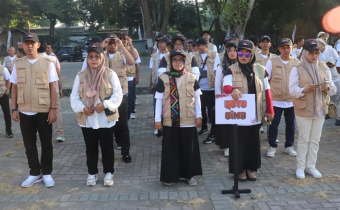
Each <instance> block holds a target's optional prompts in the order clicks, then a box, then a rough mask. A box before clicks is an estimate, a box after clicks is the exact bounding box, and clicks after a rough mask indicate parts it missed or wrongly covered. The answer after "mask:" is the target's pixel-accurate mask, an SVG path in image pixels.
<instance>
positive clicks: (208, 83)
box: [194, 38, 221, 144]
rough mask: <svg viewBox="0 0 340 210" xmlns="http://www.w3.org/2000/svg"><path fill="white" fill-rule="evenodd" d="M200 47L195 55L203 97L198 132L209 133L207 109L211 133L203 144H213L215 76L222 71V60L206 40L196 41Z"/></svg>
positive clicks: (199, 133)
mask: <svg viewBox="0 0 340 210" xmlns="http://www.w3.org/2000/svg"><path fill="white" fill-rule="evenodd" d="M196 42H197V45H198V52H196V53H195V55H194V57H195V60H196V61H197V62H198V64H199V66H200V75H201V76H200V78H199V80H198V82H199V85H200V88H201V91H202V95H201V96H200V98H201V111H202V117H203V118H202V127H201V130H200V131H199V132H198V135H203V134H205V133H207V132H208V125H207V122H208V116H207V114H206V108H208V113H209V110H211V116H209V117H210V120H211V124H212V125H211V131H210V133H209V135H208V136H207V138H206V139H205V140H204V141H203V144H211V143H212V142H214V140H215V136H214V134H215V133H214V128H215V117H214V112H213V107H214V106H215V75H216V72H217V71H221V67H220V58H219V56H218V54H217V52H216V51H212V50H209V49H208V43H207V41H206V40H205V39H204V38H199V39H197V40H196Z"/></svg>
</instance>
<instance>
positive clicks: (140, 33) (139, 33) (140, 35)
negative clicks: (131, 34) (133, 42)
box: [138, 24, 143, 40]
mask: <svg viewBox="0 0 340 210" xmlns="http://www.w3.org/2000/svg"><path fill="white" fill-rule="evenodd" d="M138 37H139V40H142V39H143V38H142V31H141V30H140V25H139V24H138Z"/></svg>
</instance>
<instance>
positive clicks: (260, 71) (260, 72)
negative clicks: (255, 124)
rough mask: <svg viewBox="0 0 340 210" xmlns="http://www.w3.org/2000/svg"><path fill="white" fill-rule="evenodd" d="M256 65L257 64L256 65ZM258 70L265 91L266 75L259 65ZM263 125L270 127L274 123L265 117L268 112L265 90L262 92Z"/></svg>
mask: <svg viewBox="0 0 340 210" xmlns="http://www.w3.org/2000/svg"><path fill="white" fill-rule="evenodd" d="M255 65H256V64H255ZM256 70H257V73H258V75H259V78H260V80H261V82H262V86H263V89H264V87H265V86H264V75H263V72H262V69H261V67H260V66H259V65H256ZM262 100H263V101H262V103H263V105H262V121H261V122H262V125H263V126H268V125H271V124H272V123H271V122H269V120H268V119H267V116H265V112H266V106H265V105H266V93H265V90H263V91H262Z"/></svg>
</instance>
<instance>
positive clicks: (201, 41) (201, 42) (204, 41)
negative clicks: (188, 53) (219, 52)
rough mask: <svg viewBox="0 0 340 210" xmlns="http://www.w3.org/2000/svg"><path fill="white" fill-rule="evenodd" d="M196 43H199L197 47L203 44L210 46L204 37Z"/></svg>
mask: <svg viewBox="0 0 340 210" xmlns="http://www.w3.org/2000/svg"><path fill="white" fill-rule="evenodd" d="M196 43H197V46H199V45H201V44H203V45H207V44H208V42H207V40H206V39H204V38H203V37H200V38H198V39H197V40H196Z"/></svg>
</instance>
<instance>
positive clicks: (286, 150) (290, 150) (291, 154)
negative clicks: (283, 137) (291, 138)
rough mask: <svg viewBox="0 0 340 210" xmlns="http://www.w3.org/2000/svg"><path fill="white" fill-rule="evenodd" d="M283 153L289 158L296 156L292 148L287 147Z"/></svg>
mask: <svg viewBox="0 0 340 210" xmlns="http://www.w3.org/2000/svg"><path fill="white" fill-rule="evenodd" d="M285 153H287V154H289V155H290V156H293V157H295V156H296V151H295V150H294V148H293V147H287V148H286V149H285Z"/></svg>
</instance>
